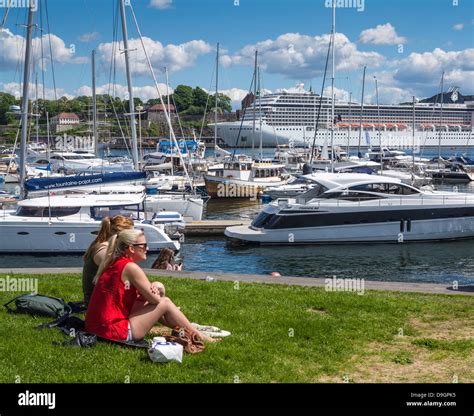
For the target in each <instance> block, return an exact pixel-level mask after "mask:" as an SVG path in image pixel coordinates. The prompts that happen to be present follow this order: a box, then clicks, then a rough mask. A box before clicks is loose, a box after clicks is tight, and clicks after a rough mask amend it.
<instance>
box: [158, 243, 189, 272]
mask: <svg viewBox="0 0 474 416" xmlns="http://www.w3.org/2000/svg"><path fill="white" fill-rule="evenodd" d="M151 268H152V269H161V270H171V271H181V270H183V264H182V263H175V261H174V251H173V250H170V249H169V248H164V249H163V250H161V251H160V254H159V256H158V258H157V259H156V260H155V262H154V263H153V264H152V266H151Z"/></svg>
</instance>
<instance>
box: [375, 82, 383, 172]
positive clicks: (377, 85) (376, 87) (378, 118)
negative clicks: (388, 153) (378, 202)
mask: <svg viewBox="0 0 474 416" xmlns="http://www.w3.org/2000/svg"><path fill="white" fill-rule="evenodd" d="M374 78H375V97H376V100H377V123H378V124H379V126H378V127H379V130H378V136H379V146H380V172H383V150H382V136H381V131H380V106H379V84H378V81H377V77H375V76H374Z"/></svg>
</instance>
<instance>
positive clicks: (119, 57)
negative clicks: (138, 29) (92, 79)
mask: <svg viewBox="0 0 474 416" xmlns="http://www.w3.org/2000/svg"><path fill="white" fill-rule="evenodd" d="M143 43H144V45H145V49H146V51H147V54H148V57H149V58H150V61H151V65H152V67H153V69H154V70H155V73H156V74H159V73H161V72H162V71H163V67H165V66H166V67H167V68H168V71H169V72H170V73H172V72H176V71H179V70H181V69H183V68H187V67H191V66H193V65H194V64H195V62H196V60H197V59H198V57H199V56H201V55H204V54H207V53H209V52H211V51H212V47H211V45H209V44H208V43H206V42H204V41H202V40H192V41H189V42H186V43H182V44H180V45H172V44H170V45H166V46H163V45H162V44H161V42H159V41H155V40H153V39H150V38H148V37H144V38H143ZM113 47H114V44H113V42H110V43H101V44H100V45H99V47H98V56H99V61H100V62H101V63H102V65H103V67H105V68H107V67H109V65H110V59H111V56H112V51H113ZM122 49H123V46H122V45H117V44H116V45H115V55H116V56H115V58H116V63H117V67H118V68H119V69H120V70H123V71H124V70H125V60H124V57H123V54H121V53H120V50H122ZM129 49H130V50H131V51H132V52H130V64H131V70H132V72H133V73H134V74H135V75H145V76H149V75H150V71H149V68H148V63H147V60H146V57H145V53H144V52H143V47H142V44H141V42H140V39H130V40H129Z"/></svg>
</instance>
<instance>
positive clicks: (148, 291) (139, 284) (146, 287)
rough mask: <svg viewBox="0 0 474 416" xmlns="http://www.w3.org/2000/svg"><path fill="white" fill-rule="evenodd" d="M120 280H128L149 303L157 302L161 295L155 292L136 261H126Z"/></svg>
mask: <svg viewBox="0 0 474 416" xmlns="http://www.w3.org/2000/svg"><path fill="white" fill-rule="evenodd" d="M122 281H124V282H126V281H129V282H130V283H131V284H132V285H133V286H135V288H136V289H137V290H138V293H139V294H140V295H141V296H142V297H143V298H144V299H145V300H146V301H147V302H149V303H152V304H155V305H156V304H158V303H160V301H161V299H162V297H161V296H160V295H159V294H155V293H154V292H155V291H154V290H153V288H152V284H151V282H150V281H149V280H148V277H147V276H146V274H145V273H144V272H143V270H142V269H141V268H140V266H138V265H137V264H136V263H128V264H127V265H126V266H125V267H124V269H123V272H122Z"/></svg>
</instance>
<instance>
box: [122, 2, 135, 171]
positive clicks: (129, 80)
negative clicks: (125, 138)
mask: <svg viewBox="0 0 474 416" xmlns="http://www.w3.org/2000/svg"><path fill="white" fill-rule="evenodd" d="M119 2H120V16H121V18H122V34H123V47H124V51H123V52H124V55H125V70H126V73H127V84H128V97H129V101H128V102H129V110H130V132H131V135H132V159H133V166H134V168H135V169H138V146H137V127H136V125H135V103H134V100H133V86H132V76H131V73H130V59H129V56H128V52H129V49H128V32H127V20H126V17H125V0H119Z"/></svg>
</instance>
